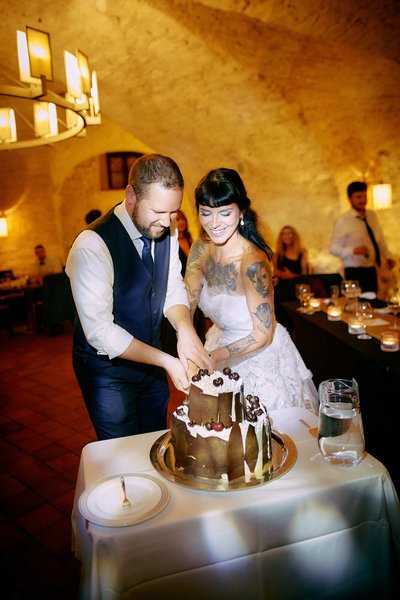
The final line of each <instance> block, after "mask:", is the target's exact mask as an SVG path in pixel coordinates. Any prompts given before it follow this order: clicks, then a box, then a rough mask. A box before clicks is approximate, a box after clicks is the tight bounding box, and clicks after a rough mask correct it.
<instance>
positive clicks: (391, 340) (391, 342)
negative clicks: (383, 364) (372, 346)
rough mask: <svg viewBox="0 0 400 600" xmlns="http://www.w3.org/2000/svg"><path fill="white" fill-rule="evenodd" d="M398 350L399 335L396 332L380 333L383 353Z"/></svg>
mask: <svg viewBox="0 0 400 600" xmlns="http://www.w3.org/2000/svg"><path fill="white" fill-rule="evenodd" d="M398 349H399V334H398V333H397V331H383V332H382V333H381V350H383V352H397V351H398Z"/></svg>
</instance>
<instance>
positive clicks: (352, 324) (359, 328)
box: [348, 317, 365, 335]
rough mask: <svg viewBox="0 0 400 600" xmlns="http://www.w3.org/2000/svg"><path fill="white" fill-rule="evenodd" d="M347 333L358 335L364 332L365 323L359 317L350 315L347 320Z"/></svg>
mask: <svg viewBox="0 0 400 600" xmlns="http://www.w3.org/2000/svg"><path fill="white" fill-rule="evenodd" d="M348 326H349V333H351V334H352V335H359V334H360V333H365V325H364V323H363V322H362V321H360V319H357V317H350V319H349V321H348Z"/></svg>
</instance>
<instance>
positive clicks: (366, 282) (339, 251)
mask: <svg viewBox="0 0 400 600" xmlns="http://www.w3.org/2000/svg"><path fill="white" fill-rule="evenodd" d="M347 196H348V199H349V202H350V205H351V208H350V210H348V211H347V212H345V213H343V214H342V215H341V216H340V217H339V219H338V220H337V221H336V223H335V225H334V228H333V234H332V238H331V243H330V252H331V254H334V255H335V256H338V257H339V258H341V259H342V261H343V266H344V273H345V278H346V279H355V280H357V281H358V282H359V283H360V285H361V288H362V290H363V291H372V292H376V291H377V290H378V277H377V267H378V268H379V267H380V266H383V265H385V266H386V267H387V268H388V269H392V268H393V267H394V264H395V263H394V260H393V259H392V258H391V255H390V252H389V250H388V248H387V245H386V242H385V238H384V235H383V232H382V229H381V228H380V225H379V222H378V219H377V217H376V214H375V213H374V212H373V211H370V210H366V205H367V184H366V183H365V182H364V181H353V182H352V183H350V185H349V186H348V187H347Z"/></svg>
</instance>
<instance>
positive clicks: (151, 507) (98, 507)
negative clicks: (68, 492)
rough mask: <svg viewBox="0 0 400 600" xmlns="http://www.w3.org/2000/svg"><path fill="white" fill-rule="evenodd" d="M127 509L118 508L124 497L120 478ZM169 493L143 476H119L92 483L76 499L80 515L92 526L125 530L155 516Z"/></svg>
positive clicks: (162, 484)
mask: <svg viewBox="0 0 400 600" xmlns="http://www.w3.org/2000/svg"><path fill="white" fill-rule="evenodd" d="M122 475H123V477H124V479H125V487H126V495H127V496H128V498H129V500H130V502H131V508H123V507H122V499H123V497H124V495H123V492H122V486H121V476H122ZM169 496H170V494H169V490H168V488H167V486H166V485H165V483H164V482H163V481H160V480H159V479H157V478H156V477H152V476H151V475H145V474H144V473H126V474H125V473H123V474H121V475H112V476H111V477H107V478H106V479H102V480H101V481H96V483H94V484H93V485H92V486H90V487H89V488H87V490H85V491H84V492H83V494H82V495H81V497H80V498H79V504H78V506H79V511H80V513H81V514H82V515H83V516H84V517H85V519H87V520H88V521H90V522H91V523H95V524H96V525H106V526H109V527H126V526H127V525H135V524H136V523H142V522H143V521H147V520H148V519H151V518H152V517H154V516H155V515H158V513H160V512H161V511H162V510H163V509H164V508H165V506H166V505H167V504H168V501H169Z"/></svg>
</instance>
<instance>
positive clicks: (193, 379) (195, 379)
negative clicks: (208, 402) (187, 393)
mask: <svg viewBox="0 0 400 600" xmlns="http://www.w3.org/2000/svg"><path fill="white" fill-rule="evenodd" d="M200 379H201V376H200V375H199V374H198V373H196V375H193V377H192V381H200Z"/></svg>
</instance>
